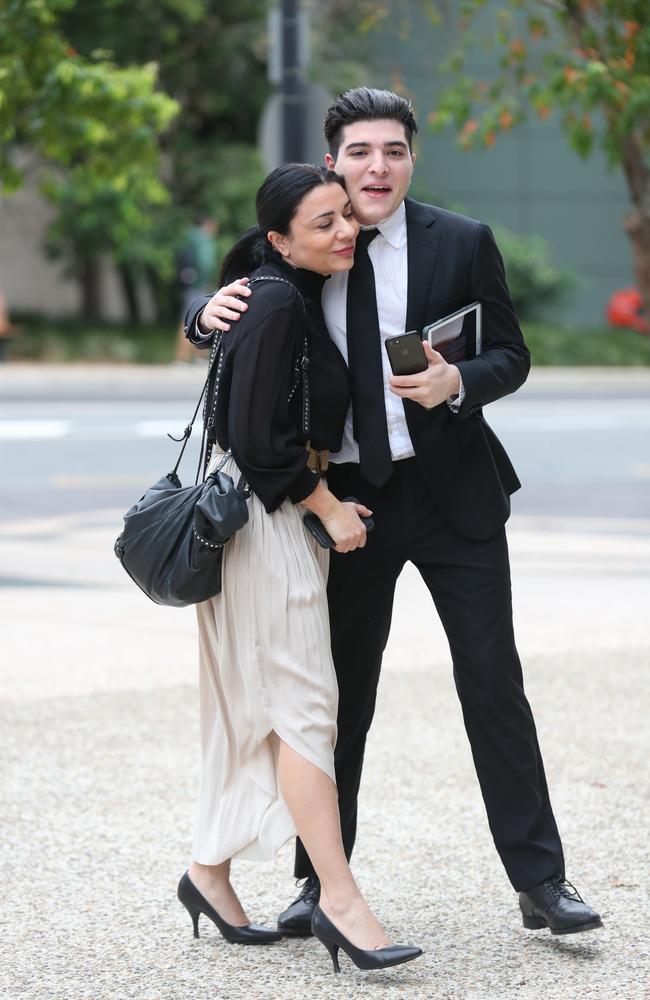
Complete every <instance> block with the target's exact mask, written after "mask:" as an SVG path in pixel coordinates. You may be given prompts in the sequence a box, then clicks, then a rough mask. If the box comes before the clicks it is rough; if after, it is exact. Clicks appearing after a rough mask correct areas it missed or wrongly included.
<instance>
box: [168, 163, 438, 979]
mask: <svg viewBox="0 0 650 1000" xmlns="http://www.w3.org/2000/svg"><path fill="white" fill-rule="evenodd" d="M256 208H257V220H258V224H257V226H255V227H254V228H253V229H251V230H249V231H248V233H246V234H245V235H244V236H243V237H242V239H241V240H240V241H239V242H238V243H237V244H235V246H234V247H233V248H232V250H231V251H230V253H229V254H228V255H227V257H226V258H225V260H224V263H223V266H222V272H221V283H223V282H224V281H225V282H227V281H228V280H230V279H231V278H232V277H234V276H236V275H239V274H242V273H245V274H249V275H250V276H251V281H253V282H257V284H256V294H255V296H254V297H253V298H252V299H251V302H250V306H249V309H248V311H247V313H246V315H245V316H244V317H243V319H242V320H241V322H240V323H238V324H237V327H236V329H235V330H233V331H232V333H230V334H228V336H227V337H226V339H225V341H224V343H225V351H224V358H223V366H222V371H221V379H220V388H219V393H218V399H217V413H216V431H217V441H218V444H219V446H220V447H221V448H222V449H223V452H222V454H220V455H216V456H215V458H214V459H213V460H212V462H211V466H210V467H209V471H211V469H212V468H214V467H215V466H216V464H217V462H223V453H225V452H227V451H230V453H231V457H229V458H228V459H227V461H226V464H225V465H224V466H223V469H224V471H225V472H227V473H229V474H230V475H231V476H233V478H235V477H238V476H239V474H240V472H241V473H243V475H244V476H245V478H246V481H247V482H248V484H249V486H250V488H251V490H252V496H251V499H250V508H249V521H248V523H247V524H246V525H245V526H244V527H243V528H242V529H241V530H240V531H239V532H238V533H237V534H236V535H235V536H234V538H232V539H231V540H230V541H229V543H228V545H227V546H226V548H225V549H224V553H223V570H222V571H223V589H222V592H221V593H220V594H219V595H218V596H217V597H215V598H213V599H212V600H210V601H206V602H205V603H204V604H201V605H199V606H198V609H197V613H198V622H199V645H200V698H201V741H202V751H203V762H202V777H201V790H200V795H199V805H198V810H197V817H196V824H195V833H194V846H193V861H192V864H191V866H190V868H189V871H188V872H186V873H185V875H184V876H183V878H182V879H181V881H180V884H179V887H178V895H179V899H180V900H181V902H182V903H183V904H184V906H185V907H186V908H187V909H188V911H189V913H190V915H191V917H192V921H193V924H194V933H195V935H196V936H198V920H199V916H200V914H201V913H203V914H205V915H206V916H207V917H209V918H210V919H211V920H212V921H213V922H214V923H215V924H216V925H217V927H218V928H219V929H220V931H221V933H222V934H223V936H224V937H225V938H226V939H227V940H228V941H231V942H239V943H242V944H268V943H271V942H273V941H275V940H277V939H279V937H280V934H279V933H277V932H276V931H272V930H269V929H268V928H264V927H259V926H256V925H252V924H250V923H249V921H248V918H247V916H246V913H245V912H244V909H243V907H242V905H241V903H240V901H239V899H238V897H237V895H236V893H235V890H234V888H233V887H232V885H231V882H230V862H231V860H232V859H233V858H246V859H249V860H268V859H270V858H272V857H273V856H274V855H275V853H276V852H277V850H278V849H279V848H280V847H281V846H282V845H283V844H284V843H285V842H286V841H287V840H289V839H290V838H292V837H294V836H295V834H296V833H298V834H299V836H300V838H301V840H302V842H303V843H304V844H305V847H306V848H307V851H308V852H309V855H310V857H311V860H312V862H313V864H314V867H315V869H316V871H317V872H318V875H319V878H320V882H321V897H320V907H318V908H317V909H316V911H315V914H314V919H313V931H314V934H315V935H316V937H318V938H319V940H321V941H322V942H323V944H324V945H325V947H326V948H327V949H328V951H329V952H330V955H331V956H332V960H333V963H334V968H335V969H336V970H337V971H338V958H337V955H338V951H339V948H343V949H344V950H345V951H346V952H347V953H348V955H349V956H350V957H351V958H352V960H353V961H354V962H355V963H356V964H357V965H358V966H359V967H361V968H382V967H386V966H389V965H397V964H399V963H401V962H406V961H409V960H410V959H412V958H416V957H417V956H418V955H420V954H421V951H420V949H419V948H414V947H408V946H402V945H390V943H389V940H388V938H387V936H386V933H385V932H384V930H383V928H382V927H381V925H380V924H379V922H378V921H377V919H376V918H375V916H374V915H373V913H372V912H371V910H370V909H369V907H368V905H367V903H366V902H365V900H364V898H363V896H362V894H361V892H360V890H359V888H358V886H357V885H356V882H355V881H354V878H353V876H352V873H351V872H350V868H349V865H348V862H347V859H346V857H345V852H344V850H343V844H342V840H341V829H340V820H339V811H338V797H337V790H336V783H335V775H334V744H335V741H336V713H337V700H338V690H337V684H336V675H335V672H334V666H333V663H332V656H331V651H330V635H329V621H328V611H327V600H326V594H325V586H326V579H327V569H328V553H327V550H326V549H323V548H320V547H319V545H318V544H317V543H316V541H315V539H314V538H313V537H312V536H311V535H310V534H309V533H308V532H307V530H306V528H305V526H304V524H303V515H304V513H305V512H306V511H311V512H312V513H314V514H316V516H317V517H318V518H320V520H321V521H322V523H323V525H324V527H325V529H326V530H327V532H328V533H329V535H330V536H331V538H332V539H333V540H334V542H335V543H336V550H337V551H338V552H351V551H352V550H354V549H356V548H359V547H362V546H363V545H365V540H366V529H365V527H364V524H363V522H362V520H361V517H364V516H369V515H370V514H371V511H369V510H368V509H367V508H366V507H364V506H363V505H362V504H361V503H357V502H353V501H347V502H345V501H343V502H342V501H340V500H338V499H337V498H336V497H335V496H334V495H333V494H332V493H331V492H330V491H329V490H328V488H327V485H326V481H325V479H324V477H323V473H324V470H325V468H326V466H327V453H328V451H329V450H337V449H338V448H340V445H341V438H342V435H343V428H344V424H345V418H346V413H347V409H348V404H349V398H350V390H349V383H348V372H347V368H346V365H345V362H344V360H343V358H342V356H341V355H340V353H339V352H338V349H337V348H336V347H335V346H334V344H333V343H332V341H331V340H330V339H329V337H328V335H327V331H326V328H325V324H324V320H323V316H322V313H321V308H320V297H321V290H322V286H323V283H324V281H325V279H326V277H327V276H328V275H330V274H332V273H333V272H337V271H343V270H348V269H349V268H351V267H352V263H353V255H354V245H355V240H356V236H357V232H358V228H359V227H358V224H357V223H356V221H355V219H354V218H353V215H352V209H351V206H350V202H349V199H348V197H347V193H346V190H345V186H344V182H343V180H342V179H341V178H340V177H338V176H337V175H336V174H334V173H332V172H330V171H328V170H326V169H325V168H319V167H313V166H310V165H306V164H286V165H284V166H282V167H278V169H277V170H274V171H273V172H272V173H271V174H270V175H269V177H267V179H266V181H265V182H264V183H263V185H262V187H261V188H260V190H259V192H258V194H257V201H256ZM305 347H306V350H305ZM306 359H308V374H307V380H306V381H307V384H308V392H305V391H304V388H303V386H301V384H300V378H299V373H300V371H301V370H302V363H303V362H305V363H306Z"/></svg>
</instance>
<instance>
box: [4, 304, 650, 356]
mask: <svg viewBox="0 0 650 1000" xmlns="http://www.w3.org/2000/svg"><path fill="white" fill-rule="evenodd" d="M15 320H16V323H17V325H19V326H21V327H22V329H23V334H22V336H19V337H16V339H15V340H14V341H12V342H11V343H10V345H9V347H10V350H9V356H10V358H11V359H13V360H16V361H18V360H27V361H48V362H62V361H92V362H97V363H101V362H111V363H115V362H121V363H139V364H168V363H169V362H170V361H171V360H172V359H173V356H174V344H175V335H176V330H175V326H174V324H171V323H170V324H167V325H165V324H162V325H160V324H156V325H155V326H153V325H152V326H147V325H139V326H136V325H129V324H124V323H119V324H108V323H103V324H97V323H93V324H88V323H82V322H80V321H71V320H65V321H64V320H60V321H51V320H50V321H47V320H43V318H42V317H36V316H34V317H29V316H25V315H23V316H17V317H15ZM524 336H525V338H526V343H527V344H528V347H529V348H530V351H531V354H532V359H533V364H535V365H556V366H557V365H559V366H563V365H602V366H609V365H628V366H629V365H650V337H648V336H643V335H641V334H638V333H634V332H632V331H630V330H607V329H595V330H589V329H586V330H567V329H564V328H562V327H558V326H552V325H551V324H539V323H526V324H525V325H524ZM200 353H203V352H197V354H200ZM203 357H204V358H205V354H204V353H203Z"/></svg>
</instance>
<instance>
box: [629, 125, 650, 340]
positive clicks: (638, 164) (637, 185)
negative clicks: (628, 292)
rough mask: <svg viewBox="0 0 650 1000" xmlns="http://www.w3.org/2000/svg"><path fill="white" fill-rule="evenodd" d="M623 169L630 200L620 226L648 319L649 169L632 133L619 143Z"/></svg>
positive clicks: (649, 305) (641, 148)
mask: <svg viewBox="0 0 650 1000" xmlns="http://www.w3.org/2000/svg"><path fill="white" fill-rule="evenodd" d="M623 170H624V172H625V177H626V179H627V183H628V187H629V189H630V196H631V200H632V207H631V209H630V211H629V212H628V213H627V215H626V216H625V217H624V219H623V228H624V230H625V232H626V233H627V235H628V236H629V238H630V242H631V244H632V259H633V262H634V276H635V279H636V284H637V287H638V289H639V292H640V293H641V297H642V299H643V302H644V305H645V311H646V316H647V317H648V319H649V320H650V170H648V168H647V167H646V164H645V161H644V156H643V147H642V145H641V142H640V140H639V139H638V138H637V137H636V136H634V135H631V136H628V138H627V139H626V140H625V143H624V145H623Z"/></svg>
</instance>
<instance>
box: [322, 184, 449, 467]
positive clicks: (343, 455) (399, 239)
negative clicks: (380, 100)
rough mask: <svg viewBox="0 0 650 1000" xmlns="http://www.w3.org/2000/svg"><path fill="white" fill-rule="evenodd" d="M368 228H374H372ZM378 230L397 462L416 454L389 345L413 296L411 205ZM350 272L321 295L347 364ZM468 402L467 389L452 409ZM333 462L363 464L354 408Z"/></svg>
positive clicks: (378, 283)
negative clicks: (409, 243) (408, 236)
mask: <svg viewBox="0 0 650 1000" xmlns="http://www.w3.org/2000/svg"><path fill="white" fill-rule="evenodd" d="M368 228H375V227H374V226H373V227H368ZM376 228H377V229H378V230H379V232H378V235H377V236H376V237H375V239H374V240H373V241H372V243H371V244H370V246H369V247H368V255H369V257H370V260H371V262H372V267H373V271H374V272H375V289H376V295H377V316H378V319H379V331H380V336H381V364H382V373H383V379H384V401H385V404H386V423H387V425H388V442H389V445H390V453H391V456H392V459H393V461H394V462H397V461H399V460H400V459H402V458H412V457H413V456H414V455H415V451H414V450H413V443H412V441H411V435H410V434H409V429H408V426H407V424H406V415H405V413H404V404H403V402H402V400H401V398H400V397H399V396H396V395H395V393H394V392H392V391H391V388H390V385H389V384H388V380H389V378H390V376H391V375H392V371H391V368H390V364H389V361H388V354H387V352H386V349H385V348H384V343H385V341H386V340H387V338H388V337H397V336H399V335H400V334H402V333H404V332H405V331H406V303H407V295H408V259H407V242H406V206H405V205H404V202H402V203H401V205H400V206H399V208H398V209H397V211H395V212H394V213H393V214H392V215H391V216H389V217H388V219H385V220H384V221H383V222H380V223H379V224H378V225H377V227H376ZM348 274H349V271H341V272H339V273H338V274H333V275H332V276H331V278H330V279H329V281H326V282H325V285H324V287H323V295H322V300H321V301H322V306H323V313H324V316H325V323H326V325H327V329H328V331H329V335H330V337H331V338H332V340H333V341H334V343H335V344H336V346H337V347H338V349H339V351H340V352H341V354H342V355H343V357H344V358H345V360H346V362H347V360H348V343H347V331H346V311H347V294H348ZM462 400H463V388H462V385H461V390H460V394H459V396H458V398H457V399H456V400H453V401H452V400H449V401H448V403H449V406H450V407H451V409H452V410H454V412H457V410H458V408H459V406H460V404H461V403H462ZM330 461H332V462H358V461H359V445H358V444H357V442H356V440H355V437H354V433H353V430H352V406H350V409H349V410H348V415H347V419H346V421H345V430H344V432H343V443H342V445H341V450H340V451H338V452H336V453H333V454H332V455H330Z"/></svg>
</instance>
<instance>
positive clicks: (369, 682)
mask: <svg viewBox="0 0 650 1000" xmlns="http://www.w3.org/2000/svg"><path fill="white" fill-rule="evenodd" d="M328 484H329V486H330V489H332V491H333V492H334V493H335V494H336V495H337V496H339V497H345V496H356V497H358V499H359V500H360V501H361V502H363V503H365V504H367V506H368V507H370V508H371V509H372V510H373V512H374V518H375V529H374V530H373V531H372V532H371V533H370V534H369V536H368V542H367V545H366V547H365V548H364V549H358V550H357V551H355V552H351V553H345V554H342V555H341V554H338V553H332V560H331V564H330V575H329V583H328V601H329V609H330V626H331V633H332V651H333V655H334V664H335V666H336V672H337V676H338V683H339V716H338V742H337V745H336V754H335V761H336V775H337V785H338V790H339V806H340V811H341V826H342V832H343V843H344V846H345V851H346V854H347V856H348V858H350V856H351V854H352V849H353V847H354V841H355V837H356V829H357V797H358V793H359V785H360V782H361V771H362V767H363V757H364V750H365V744H366V736H367V733H368V730H369V729H370V724H371V722H372V717H373V714H374V709H375V700H376V694H377V684H378V682H379V673H380V669H381V660H382V655H383V652H384V648H385V646H386V642H387V641H388V633H389V630H390V623H391V615H392V608H393V596H394V592H395V584H396V581H397V578H398V576H399V574H400V572H401V570H402V568H403V567H404V564H405V563H406V562H407V561H410V562H412V563H414V564H415V565H416V566H417V568H418V570H419V571H420V573H421V575H422V578H423V580H424V582H425V583H426V585H427V587H428V588H429V591H430V593H431V596H432V598H433V601H434V603H435V606H436V610H437V613H438V615H439V616H440V620H441V622H442V624H443V627H444V629H445V632H446V634H447V638H448V640H449V646H450V650H451V656H452V661H453V669H454V680H455V683H456V690H457V692H458V696H459V698H460V703H461V707H462V711H463V719H464V722H465V729H466V731H467V735H468V737H469V741H470V744H471V749H472V755H473V758H474V765H475V767H476V773H477V775H478V780H479V783H480V786H481V792H482V795H483V800H484V802H485V807H486V810H487V816H488V822H489V825H490V830H491V832H492V836H493V838H494V843H495V846H496V849H497V851H498V852H499V855H500V857H501V860H502V862H503V864H504V867H505V869H506V872H507V874H508V877H509V879H510V881H511V883H512V885H513V886H514V888H515V889H516V890H518V891H524V890H526V889H529V888H531V887H532V886H534V885H538V884H539V883H540V882H542V881H543V880H544V879H545V878H548V877H550V876H552V875H555V874H560V875H564V858H563V854H562V844H561V841H560V837H559V834H558V830H557V826H556V824H555V819H554V817H553V811H552V809H551V803H550V800H549V795H548V789H547V785H546V778H545V775H544V767H543V764H542V757H541V753H540V749H539V744H538V742H537V734H536V731H535V723H534V720H533V716H532V712H531V709H530V706H529V704H528V701H527V699H526V695H525V694H524V687H523V678H522V672H521V664H520V662H519V657H518V654H517V650H516V647H515V641H514V634H513V626H512V602H511V589H510V565H509V560H508V548H507V543H506V537H505V531H504V530H502V531H500V532H499V533H498V534H497V535H495V536H494V537H492V538H490V539H488V540H487V541H476V540H474V539H470V538H466V537H464V536H463V535H461V534H459V533H458V532H457V531H456V530H455V528H453V527H452V526H451V525H450V524H449V522H448V521H446V519H445V518H444V517H443V516H442V514H441V513H440V511H439V509H438V507H437V506H436V503H435V501H434V500H433V498H432V496H431V494H430V493H429V491H428V489H427V487H426V485H425V483H424V480H423V479H422V477H421V474H420V472H419V469H418V467H417V463H416V460H415V459H406V460H404V461H401V462H396V463H395V464H394V466H393V474H392V476H391V478H390V479H389V481H388V483H387V484H386V485H385V486H383V487H381V489H376V488H375V487H373V486H371V485H370V484H369V483H367V482H366V481H365V480H364V479H363V478H362V477H361V475H360V472H359V466H358V465H356V464H352V463H350V464H345V465H338V466H336V465H334V466H330V469H329V471H328ZM477 502H480V501H478V500H477ZM312 873H313V868H312V866H311V863H310V860H309V857H308V855H307V854H306V852H305V849H304V847H303V846H302V844H301V842H300V841H298V842H297V847H296V864H295V875H296V877H297V878H300V877H304V876H306V875H309V874H312Z"/></svg>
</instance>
